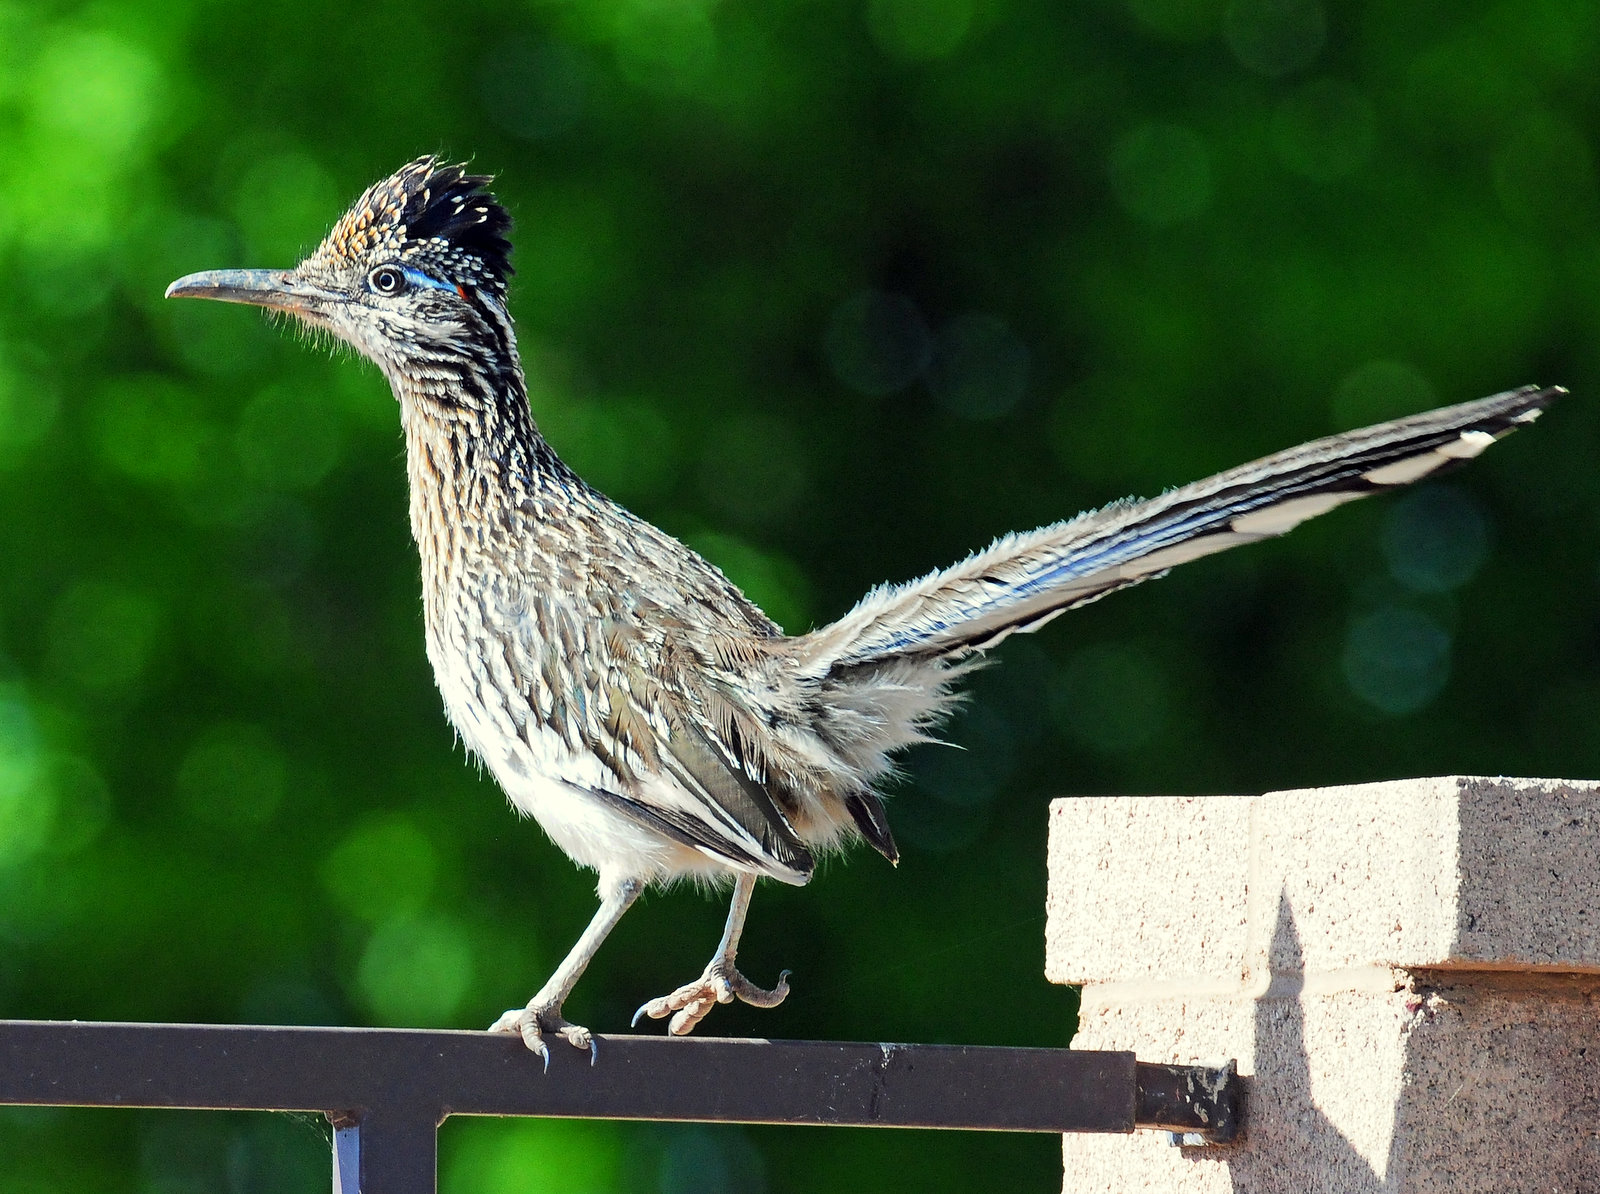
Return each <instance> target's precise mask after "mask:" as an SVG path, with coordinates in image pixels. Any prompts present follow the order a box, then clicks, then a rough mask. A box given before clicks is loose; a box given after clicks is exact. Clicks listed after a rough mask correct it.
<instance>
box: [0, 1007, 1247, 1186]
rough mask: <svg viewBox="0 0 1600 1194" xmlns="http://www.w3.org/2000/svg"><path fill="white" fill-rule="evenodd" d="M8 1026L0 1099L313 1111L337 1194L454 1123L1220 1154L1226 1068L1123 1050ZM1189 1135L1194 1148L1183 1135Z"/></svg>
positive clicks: (409, 1155)
mask: <svg viewBox="0 0 1600 1194" xmlns="http://www.w3.org/2000/svg"><path fill="white" fill-rule="evenodd" d="M596 1040H597V1043H598V1052H597V1054H596V1056H595V1058H594V1064H593V1065H591V1064H590V1057H589V1055H588V1054H587V1053H584V1052H581V1051H579V1050H576V1049H571V1048H567V1047H566V1046H564V1045H563V1044H561V1043H559V1042H558V1043H557V1044H555V1045H553V1046H552V1047H551V1055H552V1060H551V1064H550V1067H549V1070H548V1072H547V1071H546V1070H545V1068H544V1066H543V1065H542V1063H541V1062H540V1061H539V1059H538V1058H537V1057H535V1056H534V1055H533V1054H532V1053H530V1052H529V1051H528V1050H527V1049H526V1048H525V1047H524V1046H523V1044H522V1042H521V1040H520V1039H519V1038H517V1037H512V1036H505V1035H497V1034H490V1033H485V1032H425V1031H412V1030H392V1029H361V1028H273V1027H230V1026H216V1025H186V1024H102V1023H88V1022H79V1021H27V1020H0V1104H7V1103H9V1104H22V1105H31V1106H74V1107H173V1108H204V1109H212V1110H257V1111H318V1112H322V1113H324V1114H326V1115H327V1116H328V1118H329V1119H330V1120H331V1121H332V1122H333V1125H334V1128H335V1132H334V1149H333V1165H334V1185H333V1188H334V1191H335V1194H358V1192H359V1194H424V1192H431V1191H432V1190H433V1189H434V1181H435V1168H436V1136H437V1129H438V1126H439V1124H440V1123H442V1122H443V1121H444V1119H445V1118H446V1117H447V1116H450V1115H537V1116H555V1117H569V1118H587V1119H651V1120H694V1121H700V1122H726V1123H768V1124H834V1125H845V1126H857V1127H900V1128H968V1129H980V1130H993V1131H1011V1132H1131V1131H1133V1130H1134V1128H1136V1127H1147V1128H1163V1129H1166V1130H1168V1131H1172V1132H1178V1133H1184V1134H1187V1135H1190V1136H1192V1138H1193V1140H1195V1141H1198V1140H1200V1139H1202V1138H1203V1139H1206V1140H1213V1141H1222V1140H1226V1139H1230V1138H1231V1137H1232V1134H1233V1132H1234V1131H1235V1130H1236V1128H1237V1125H1238V1120H1239V1085H1238V1080H1237V1078H1236V1077H1235V1076H1234V1074H1233V1071H1232V1068H1231V1066H1229V1067H1223V1068H1222V1069H1208V1068H1206V1067H1199V1066H1194V1067H1190V1066H1160V1065H1147V1064H1143V1063H1139V1062H1137V1061H1136V1060H1135V1058H1134V1055H1133V1054H1132V1053H1094V1052H1087V1051H1078V1050H1072V1049H1014V1048H993V1047H976V1046H960V1045H888V1044H883V1045H878V1044H849V1043H836V1042H829V1041H766V1040H727V1039H717V1038H708V1037H700V1038H686V1039H675V1038H670V1037H662V1036H602V1037H598V1038H596ZM1193 1134H1199V1135H1193Z"/></svg>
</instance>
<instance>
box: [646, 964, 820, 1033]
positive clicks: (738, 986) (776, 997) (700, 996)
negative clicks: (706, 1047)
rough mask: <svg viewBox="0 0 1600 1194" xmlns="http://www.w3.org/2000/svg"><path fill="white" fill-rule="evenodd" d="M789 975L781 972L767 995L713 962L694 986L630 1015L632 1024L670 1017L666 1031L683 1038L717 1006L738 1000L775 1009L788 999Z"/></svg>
mask: <svg viewBox="0 0 1600 1194" xmlns="http://www.w3.org/2000/svg"><path fill="white" fill-rule="evenodd" d="M789 974H790V972H789V971H787V970H785V971H784V972H783V973H782V974H780V975H778V985H777V986H775V987H773V988H772V990H770V991H768V990H766V989H765V988H764V987H758V986H756V985H755V984H754V983H753V982H751V981H750V980H749V979H747V978H746V977H745V976H744V975H742V974H740V973H739V972H738V970H736V969H734V967H732V966H727V965H723V964H722V963H720V962H713V963H712V964H711V965H709V966H707V967H706V971H705V973H704V974H702V975H701V976H700V977H699V978H697V979H696V980H695V981H694V982H692V983H686V984H685V985H684V986H681V987H679V988H678V989H677V990H676V991H674V992H673V993H672V994H670V995H663V996H661V997H660V998H659V999H652V1000H650V1001H649V1002H648V1003H646V1004H644V1005H643V1006H642V1007H640V1009H639V1010H638V1011H636V1012H634V1013H633V1024H634V1026H635V1027H636V1026H637V1025H638V1023H639V1021H640V1020H641V1019H642V1018H643V1017H645V1016H649V1017H650V1018H651V1019H652V1020H661V1019H664V1018H665V1017H667V1016H671V1017H672V1019H671V1020H669V1021H668V1022H667V1031H668V1032H669V1033H671V1034H672V1035H673V1036H687V1035H688V1034H689V1033H691V1032H693V1031H694V1028H695V1025H697V1024H699V1023H700V1021H701V1020H703V1019H705V1018H706V1015H707V1013H709V1012H710V1011H711V1009H712V1008H713V1007H715V1006H716V1005H717V1004H719V1003H732V1002H733V1001H734V1000H735V999H738V1000H740V1001H741V1002H743V1003H748V1004H750V1005H751V1006H752V1007H777V1006H778V1005H779V1004H780V1003H782V1002H783V1001H784V999H785V998H787V997H788V994H789Z"/></svg>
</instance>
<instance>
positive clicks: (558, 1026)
mask: <svg viewBox="0 0 1600 1194" xmlns="http://www.w3.org/2000/svg"><path fill="white" fill-rule="evenodd" d="M489 1031H490V1032H514V1033H516V1034H517V1035H519V1036H520V1037H522V1043H523V1044H524V1045H526V1046H528V1048H529V1049H530V1050H532V1051H533V1052H534V1053H537V1054H538V1055H539V1056H540V1057H541V1058H543V1059H544V1068H545V1070H546V1071H547V1072H548V1071H549V1069H550V1049H549V1046H547V1045H546V1044H545V1043H544V1037H545V1034H546V1033H553V1034H554V1035H556V1036H558V1037H560V1038H561V1039H562V1040H564V1041H566V1042H567V1044H569V1045H571V1046H573V1047H574V1048H576V1049H587V1050H588V1051H589V1064H590V1065H593V1064H594V1059H595V1056H596V1054H597V1053H598V1051H599V1050H598V1046H596V1044H595V1041H594V1034H593V1033H592V1032H590V1031H589V1030H588V1029H587V1028H585V1027H583V1026H582V1025H581V1024H573V1023H571V1022H569V1021H567V1020H564V1019H563V1018H562V1016H561V1006H560V1004H557V1005H556V1006H554V1007H540V1006H539V1002H538V1000H534V1001H533V1002H532V1003H530V1004H528V1006H527V1007H514V1008H512V1009H511V1010H510V1011H508V1012H507V1013H506V1014H505V1015H503V1016H501V1017H500V1018H499V1019H498V1020H496V1021H495V1022H494V1023H493V1024H491V1025H489Z"/></svg>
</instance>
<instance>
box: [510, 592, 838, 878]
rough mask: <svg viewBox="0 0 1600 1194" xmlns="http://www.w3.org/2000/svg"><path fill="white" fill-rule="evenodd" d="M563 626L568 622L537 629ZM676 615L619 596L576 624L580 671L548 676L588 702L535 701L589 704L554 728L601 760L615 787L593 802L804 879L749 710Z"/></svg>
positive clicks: (805, 858)
mask: <svg viewBox="0 0 1600 1194" xmlns="http://www.w3.org/2000/svg"><path fill="white" fill-rule="evenodd" d="M612 596H613V598H615V591H613V594H612ZM559 621H567V623H568V624H569V625H570V620H565V619H559V618H555V617H541V618H536V619H534V620H533V622H532V623H531V624H545V625H548V624H550V623H552V622H559ZM678 622H679V620H678V619H675V618H672V617H671V615H670V614H668V613H666V612H665V611H663V610H662V609H661V608H660V607H659V606H656V605H653V603H650V602H648V601H644V602H639V601H633V602H629V603H627V604H624V603H622V602H620V601H617V600H613V601H612V608H611V614H610V616H608V617H605V618H602V619H599V620H597V621H595V622H591V623H589V624H588V625H587V626H585V627H584V628H582V629H577V630H576V632H577V634H578V635H580V636H582V637H583V639H584V640H585V641H584V642H583V644H582V646H581V647H578V648H577V649H576V650H573V649H569V650H567V651H564V652H560V653H559V654H560V655H561V658H562V659H563V660H570V659H574V658H577V659H581V660H583V661H584V666H583V672H584V675H583V676H581V677H580V676H577V675H572V676H567V677H557V676H550V677H548V680H549V681H550V682H554V683H558V684H561V685H562V687H564V688H565V689H566V690H567V691H568V692H575V691H578V690H579V689H580V688H581V689H582V690H583V693H584V695H583V698H582V699H581V700H577V701H571V700H569V701H566V702H558V703H552V702H548V701H543V700H541V696H542V694H541V693H538V692H535V693H533V694H531V698H532V699H531V700H530V705H532V706H533V707H535V708H539V707H540V706H541V705H549V706H550V707H551V708H552V709H553V710H560V711H561V712H562V713H567V712H569V711H574V710H576V709H581V710H582V711H583V714H582V716H566V717H564V718H563V719H562V721H561V723H560V724H559V725H552V726H551V728H553V729H556V730H557V731H558V732H560V733H562V734H563V735H564V736H566V737H567V738H568V740H569V745H571V746H574V747H581V748H582V749H583V750H585V751H586V752H588V753H590V754H592V755H593V756H594V757H596V758H598V759H599V760H600V762H601V763H602V764H603V765H604V767H603V772H602V774H604V775H605V776H606V778H607V779H608V780H609V781H611V782H606V783H603V784H600V785H595V784H592V783H590V784H586V785H584V790H585V791H587V792H588V793H589V794H590V795H591V796H593V797H594V798H596V799H598V800H600V801H602V802H603V803H605V804H606V805H607V806H609V807H610V808H612V809H613V810H615V811H617V812H620V813H622V814H623V815H625V816H628V817H630V818H632V819H633V820H635V821H638V822H639V823H641V824H643V825H646V826H648V827H650V828H651V829H654V830H655V831H657V832H659V833H661V834H663V835H664V836H666V837H669V838H672V839H673V840H675V841H678V842H680V843H682V844H684V845H686V846H689V847H691V848H692V849H696V850H699V851H700V852H702V853H704V854H707V855H709V856H711V857H713V858H716V859H719V860H721V861H723V862H726V863H727V864H729V865H730V866H732V867H734V868H736V869H739V870H746V871H755V872H758V873H761V874H766V875H770V876H771V877H773V878H775V879H779V880H782V881H783V882H786V883H794V884H802V883H804V882H806V880H807V879H808V878H809V877H810V875H811V871H812V868H813V866H814V860H813V858H812V856H811V853H810V851H809V850H807V848H806V847H805V845H804V843H802V842H801V840H800V838H799V836H798V835H797V834H796V832H795V830H794V827H793V826H792V825H791V824H790V821H789V818H788V817H787V816H786V815H785V813H784V811H783V809H782V808H781V807H780V805H779V804H778V802H777V801H776V800H775V799H774V798H773V795H772V792H771V790H770V787H769V783H768V776H767V774H766V769H765V768H763V767H762V766H761V765H760V764H759V762H757V761H756V760H757V758H758V755H757V751H756V748H755V747H754V745H753V743H752V738H753V736H754V734H755V733H757V730H756V727H755V726H754V724H753V722H752V720H751V719H752V716H753V715H752V714H750V713H749V712H748V710H747V709H745V708H744V707H743V704H742V703H741V702H740V701H739V700H738V699H737V697H736V696H735V695H733V694H734V692H735V691H736V689H735V686H734V685H733V684H732V683H731V681H730V682H724V681H723V680H722V679H721V678H719V676H718V672H717V668H716V665H715V663H714V662H713V661H711V660H708V659H706V658H705V657H704V656H703V655H702V654H701V653H700V652H699V651H697V650H696V649H695V645H694V639H693V637H692V636H691V634H690V633H689V632H688V631H687V630H686V629H685V628H683V627H682V626H681V625H677V623H678ZM575 629H576V628H575ZM572 647H577V644H569V648H572ZM556 654H557V653H556V652H552V651H548V650H547V651H545V652H544V655H545V657H546V658H547V659H549V658H552V657H553V656H554V655H556ZM547 724H548V723H547Z"/></svg>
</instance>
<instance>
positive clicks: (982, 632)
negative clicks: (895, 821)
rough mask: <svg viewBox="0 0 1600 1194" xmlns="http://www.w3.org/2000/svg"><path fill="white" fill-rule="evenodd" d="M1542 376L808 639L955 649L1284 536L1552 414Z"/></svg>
mask: <svg viewBox="0 0 1600 1194" xmlns="http://www.w3.org/2000/svg"><path fill="white" fill-rule="evenodd" d="M1565 393H1566V391H1565V390H1562V389H1560V388H1559V387H1552V388H1548V389H1538V388H1535V387H1532V386H1529V387H1525V388H1523V389H1520V390H1514V391H1510V392H1507V393H1504V394H1497V395H1495V396H1494V397H1492V398H1484V399H1480V400H1479V401H1477V402H1466V403H1462V404H1461V405H1459V406H1450V407H1445V408H1442V409H1440V410H1434V411H1429V412H1426V413H1424V414H1420V415H1413V416H1411V417H1409V418H1405V419H1397V420H1395V421H1393V422H1389V423H1381V424H1378V425H1377V426H1373V427H1367V428H1364V429H1362V430H1359V431H1352V432H1347V433H1345V434H1342V435H1334V436H1330V437H1328V438H1326V439H1320V440H1316V441H1313V442H1311V443H1307V444H1302V445H1301V446H1299V447H1296V448H1290V449H1289V450H1287V451H1285V452H1279V453H1277V454H1276V455H1273V456H1268V457H1265V458H1264V459H1262V460H1258V461H1255V462H1254V463H1252V464H1246V465H1243V466H1241V467H1239V468H1235V469H1230V470H1229V471H1227V472H1224V473H1219V474H1217V475H1216V476H1214V477H1210V478H1208V479H1206V480H1204V481H1197V482H1195V483H1194V484H1192V485H1186V486H1184V487H1183V488H1181V489H1175V490H1172V491H1171V492H1169V493H1166V494H1163V495H1162V496H1160V497H1157V498H1151V499H1149V500H1147V501H1125V502H1118V503H1114V504H1112V505H1110V506H1107V507H1105V508H1104V509H1101V510H1097V511H1092V512H1090V513H1088V514H1083V515H1080V516H1078V517H1077V518H1074V519H1072V520H1070V521H1067V522H1060V523H1055V524H1052V525H1050V526H1046V527H1041V528H1039V529H1038V530H1036V531H1031V532H1028V533H1026V534H1015V535H1007V536H1005V537H1003V538H1001V539H999V540H997V541H996V542H995V543H994V544H993V545H992V546H991V547H989V548H988V549H987V550H985V551H982V552H979V553H977V554H975V555H973V556H970V557H969V558H967V559H966V560H964V561H962V562H961V563H959V564H957V565H955V566H954V567H951V568H947V569H945V570H943V571H941V572H934V573H931V574H929V575H928V576H925V577H923V578H922V579H921V580H917V581H912V582H910V583H908V584H903V585H894V586H885V587H882V588H878V589H875V590H873V591H872V592H871V593H869V594H868V595H867V596H866V597H865V598H864V599H863V600H862V601H861V602H860V604H858V605H857V606H856V608H855V609H853V610H851V611H850V612H849V613H848V614H846V615H845V616H844V617H843V618H841V619H839V621H837V622H835V623H833V624H832V625H830V626H825V627H822V628H821V629H819V630H816V631H813V632H812V633H811V634H809V635H807V636H805V638H803V639H801V640H800V641H799V642H798V643H797V644H796V645H797V646H798V647H799V648H800V651H801V655H802V658H804V659H806V660H807V661H808V663H809V664H810V667H809V668H808V669H806V670H810V671H811V673H812V675H814V676H815V677H817V678H818V679H819V680H823V681H824V683H826V678H827V677H830V676H832V677H839V676H840V675H841V674H842V673H846V672H853V673H857V674H859V672H860V670H861V669H866V670H868V671H871V670H874V669H875V668H877V667H881V666H884V665H887V664H891V663H894V662H896V661H901V662H908V663H909V662H914V661H915V662H929V663H931V662H934V661H937V660H941V659H942V660H953V659H956V658H959V657H961V656H965V655H968V654H970V653H972V652H975V651H982V650H985V649H986V648H988V647H992V646H994V645H995V644H996V643H997V642H999V641H1000V640H1001V639H1003V638H1005V637H1006V636H1007V635H1009V634H1013V633H1016V632H1018V631H1030V630H1035V629H1037V628H1038V627H1040V626H1042V625H1043V624H1044V623H1046V622H1048V621H1049V620H1050V619H1052V618H1054V617H1056V616H1057V615H1059V614H1061V613H1063V612H1065V611H1066V610H1069V609H1073V608H1075V607H1076V606H1080V605H1085V604H1087V603H1088V602H1091V601H1096V600H1098V599H1099V598H1101V597H1104V596H1106V595H1107V594H1108V593H1113V592H1115V591H1116V590H1118V589H1122V588H1126V587H1128V586H1129V585H1135V584H1138V583H1139V582H1140V581H1144V580H1149V579H1150V578H1152V577H1155V576H1160V575H1162V574H1163V573H1165V572H1166V571H1168V570H1169V569H1171V568H1174V567H1176V566H1177V565H1179V564H1183V563H1187V562H1188V561H1190V560H1195V559H1199V558H1201V557H1202V556H1207V555H1211V554H1212V553H1214V552H1218V551H1225V550H1226V549H1228V548H1230V547H1236V546H1239V545H1240V544H1244V543H1252V542H1255V541H1257V540H1261V539H1267V538H1271V537H1273V536H1276V535H1281V534H1283V533H1285V532H1286V531H1289V530H1291V529H1293V528H1294V527H1295V526H1298V525H1299V524H1300V523H1302V522H1304V521H1305V520H1306V519H1308V518H1314V517H1315V516H1316V515H1318V514H1322V513H1324V512H1326V511H1328V510H1331V509H1333V508H1334V507H1335V506H1338V505H1342V504H1343V503H1345V502H1349V501H1354V500H1355V499H1357V498H1362V497H1366V496H1368V495H1369V494H1374V493H1382V492H1384V491H1386V490H1389V489H1395V488H1398V487H1400V486H1403V485H1409V484H1411V483H1412V482H1414V481H1418V480H1421V479H1422V478H1423V477H1429V476H1437V475H1439V474H1440V473H1441V472H1443V471H1445V470H1446V469H1449V468H1452V467H1455V466H1458V465H1460V464H1462V463H1464V462H1465V461H1467V460H1469V459H1471V458H1472V457H1474V456H1476V455H1478V453H1480V452H1482V451H1483V450H1484V449H1485V448H1486V447H1488V446H1489V445H1490V444H1491V443H1493V442H1494V441H1495V440H1497V439H1499V438H1500V437H1502V436H1504V435H1508V434H1509V433H1510V432H1512V431H1515V430H1516V429H1517V428H1518V427H1520V426H1522V425H1524V424H1526V423H1531V422H1532V421H1533V420H1534V419H1536V418H1538V416H1539V414H1540V413H1541V412H1542V411H1543V410H1544V408H1545V407H1547V406H1549V405H1550V404H1551V403H1552V402H1554V401H1555V400H1556V399H1557V398H1559V397H1561V396H1562V395H1563V394H1565Z"/></svg>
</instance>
